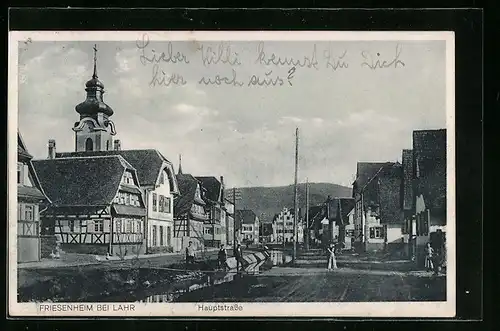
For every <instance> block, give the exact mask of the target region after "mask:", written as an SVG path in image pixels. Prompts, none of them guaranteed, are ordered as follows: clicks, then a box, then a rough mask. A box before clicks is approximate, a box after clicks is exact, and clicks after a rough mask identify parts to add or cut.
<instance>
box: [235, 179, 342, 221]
mask: <svg viewBox="0 0 500 331" xmlns="http://www.w3.org/2000/svg"><path fill="white" fill-rule="evenodd" d="M239 191H240V192H241V200H240V201H237V202H236V208H237V209H251V210H253V211H254V212H255V214H257V216H259V218H261V219H263V220H267V221H271V220H272V219H273V216H274V215H275V214H277V213H278V212H280V211H281V209H283V207H288V208H293V195H294V192H293V185H289V186H276V187H243V188H239ZM351 192H352V191H351V188H349V187H345V186H342V185H337V184H330V183H309V205H310V206H314V205H319V204H321V203H323V202H325V200H326V198H327V197H328V196H329V195H330V196H332V197H350V196H351ZM228 193H229V192H228ZM298 193H299V194H298V202H299V208H305V205H306V184H303V183H302V184H299V186H298ZM229 194H230V193H229Z"/></svg>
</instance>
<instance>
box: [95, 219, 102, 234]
mask: <svg viewBox="0 0 500 331" xmlns="http://www.w3.org/2000/svg"><path fill="white" fill-rule="evenodd" d="M103 231H104V221H103V220H95V221H94V232H103Z"/></svg>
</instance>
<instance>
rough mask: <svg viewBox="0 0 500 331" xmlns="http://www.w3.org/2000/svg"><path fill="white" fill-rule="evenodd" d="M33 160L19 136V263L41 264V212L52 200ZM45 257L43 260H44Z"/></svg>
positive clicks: (18, 134) (18, 135) (19, 135)
mask: <svg viewBox="0 0 500 331" xmlns="http://www.w3.org/2000/svg"><path fill="white" fill-rule="evenodd" d="M32 159H33V156H31V154H30V153H28V150H27V149H26V145H25V144H24V141H23V139H22V137H21V134H20V133H19V132H18V133H17V261H18V262H33V261H39V260H40V259H41V257H42V255H45V256H46V255H48V254H50V252H48V253H47V252H45V254H43V253H42V238H41V235H40V211H43V208H44V205H45V206H46V205H48V204H49V203H50V200H49V199H47V197H46V196H45V194H44V193H43V189H42V187H41V185H40V182H39V180H38V176H37V174H36V172H35V169H34V167H33V164H32ZM45 256H43V257H45Z"/></svg>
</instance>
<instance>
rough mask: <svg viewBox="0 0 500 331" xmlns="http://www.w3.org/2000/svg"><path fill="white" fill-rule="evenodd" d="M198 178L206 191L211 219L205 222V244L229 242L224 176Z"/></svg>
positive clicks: (215, 245)
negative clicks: (218, 177)
mask: <svg viewBox="0 0 500 331" xmlns="http://www.w3.org/2000/svg"><path fill="white" fill-rule="evenodd" d="M196 179H197V180H198V181H199V182H200V183H201V185H202V187H203V188H204V190H205V191H206V194H205V195H204V197H203V199H204V201H205V203H206V206H207V208H208V211H209V219H208V220H207V221H205V224H204V236H203V237H204V240H205V246H207V247H219V246H220V244H224V243H227V230H226V208H225V205H226V204H225V200H224V178H223V177H220V180H219V179H217V178H216V177H204V176H199V177H196Z"/></svg>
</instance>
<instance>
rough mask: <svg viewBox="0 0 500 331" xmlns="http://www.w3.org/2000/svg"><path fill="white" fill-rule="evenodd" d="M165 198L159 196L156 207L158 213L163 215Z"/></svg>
mask: <svg viewBox="0 0 500 331" xmlns="http://www.w3.org/2000/svg"><path fill="white" fill-rule="evenodd" d="M164 200H165V197H164V196H163V195H160V201H159V206H158V211H159V212H160V213H163V211H164V210H165V201H164Z"/></svg>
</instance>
